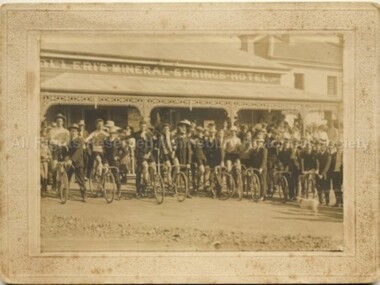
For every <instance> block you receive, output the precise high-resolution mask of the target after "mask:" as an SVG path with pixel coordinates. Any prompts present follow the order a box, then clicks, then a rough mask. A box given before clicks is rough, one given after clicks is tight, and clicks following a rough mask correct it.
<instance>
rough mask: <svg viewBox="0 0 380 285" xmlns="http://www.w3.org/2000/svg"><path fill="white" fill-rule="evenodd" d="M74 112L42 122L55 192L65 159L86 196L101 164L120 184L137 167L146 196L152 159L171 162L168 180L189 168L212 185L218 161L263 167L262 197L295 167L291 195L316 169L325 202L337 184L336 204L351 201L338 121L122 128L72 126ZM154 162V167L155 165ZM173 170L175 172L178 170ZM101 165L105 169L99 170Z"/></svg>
mask: <svg viewBox="0 0 380 285" xmlns="http://www.w3.org/2000/svg"><path fill="white" fill-rule="evenodd" d="M65 121H66V118H65V117H64V116H63V115H62V114H57V116H56V119H55V121H54V122H53V123H51V124H47V123H45V124H44V125H43V126H42V128H41V144H40V145H41V188H42V191H48V184H49V178H50V177H51V179H52V182H51V183H52V187H53V188H54V187H55V185H56V181H55V175H54V172H55V171H56V165H57V163H58V162H59V161H66V162H67V163H68V165H71V166H73V167H70V169H69V171H68V175H69V179H70V177H71V176H72V175H73V174H74V173H75V177H76V181H77V182H78V184H79V187H80V189H81V193H82V195H86V183H85V182H86V180H88V179H90V177H91V172H92V171H98V167H99V166H100V165H104V164H107V165H109V166H114V167H115V168H112V169H113V172H114V173H113V174H114V177H115V182H116V186H117V188H118V190H119V189H120V187H121V185H122V183H126V182H127V177H128V176H127V174H128V173H129V172H135V174H136V195H137V197H138V198H140V197H143V196H144V195H145V193H144V189H145V188H144V184H145V183H146V181H147V180H148V179H149V178H148V176H149V171H148V169H149V166H151V168H154V167H156V166H157V165H164V167H165V168H166V169H167V170H168V171H167V172H166V173H167V175H166V176H165V179H166V181H165V182H166V183H167V184H169V185H170V184H172V183H173V181H172V180H173V179H172V177H174V175H175V173H176V171H179V169H180V168H181V167H183V168H186V169H188V171H191V173H192V176H191V177H192V179H193V181H192V185H194V186H193V187H192V191H190V192H189V193H188V195H189V198H191V196H192V195H194V190H195V188H196V190H202V189H204V188H206V187H208V184H209V180H210V179H209V177H210V171H211V170H212V169H213V168H215V167H216V166H222V167H225V168H226V170H227V171H232V169H233V168H235V169H237V170H238V171H241V169H242V167H243V166H242V165H244V167H246V168H248V167H252V168H255V169H258V173H259V178H260V185H261V187H260V188H261V193H260V200H261V201H264V200H265V199H266V198H267V193H268V191H269V192H273V191H274V189H273V187H274V183H273V179H272V178H273V173H274V172H275V171H277V170H281V171H288V172H289V173H290V175H289V176H288V177H287V179H288V184H289V193H288V197H287V198H288V199H290V200H292V199H296V197H297V196H299V195H300V193H299V191H300V190H299V189H298V184H299V181H300V179H302V177H303V175H302V174H304V173H306V172H309V171H312V172H313V173H314V178H315V181H316V188H317V190H318V197H319V200H320V203H325V204H326V205H329V203H330V201H329V191H330V185H331V182H332V187H333V190H334V192H335V196H336V204H335V205H334V206H342V205H343V195H342V182H343V145H342V142H341V141H340V139H341V138H340V133H339V131H338V129H337V128H336V127H335V126H334V125H333V122H328V124H327V125H320V126H315V125H314V126H313V125H312V126H311V127H307V128H306V129H305V131H304V132H303V131H302V130H301V128H300V126H299V124H298V123H297V122H295V123H294V124H293V126H292V127H290V125H289V124H288V123H287V122H286V120H285V119H283V118H280V119H277V120H274V121H271V122H270V123H268V122H265V121H264V120H263V119H261V120H260V121H259V123H257V124H254V125H251V126H250V125H248V124H241V125H233V126H229V124H228V123H227V122H225V123H224V125H223V127H222V128H220V129H217V128H216V125H215V124H214V123H210V124H209V125H208V126H206V127H202V126H199V125H197V123H196V122H195V121H193V122H190V121H188V120H182V121H179V122H178V123H177V125H176V127H175V128H172V126H171V125H170V124H166V123H162V124H160V125H159V126H157V127H155V128H152V127H150V126H149V124H148V123H147V122H145V121H141V122H140V124H139V130H137V131H134V130H133V128H131V127H126V128H120V127H117V126H115V123H114V122H113V121H106V122H104V120H103V119H97V120H96V121H95V125H96V130H95V131H93V132H92V133H88V132H87V131H86V126H85V123H84V121H83V120H81V121H79V122H78V123H77V124H73V125H71V126H70V127H69V128H68V129H66V128H65V127H64V124H65ZM152 166H153V167H152ZM171 169H173V172H172V171H171ZM99 171H101V170H99Z"/></svg>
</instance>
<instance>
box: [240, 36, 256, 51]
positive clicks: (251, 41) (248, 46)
mask: <svg viewBox="0 0 380 285" xmlns="http://www.w3.org/2000/svg"><path fill="white" fill-rule="evenodd" d="M256 37H257V35H241V36H239V38H240V41H241V48H240V49H241V50H243V51H246V52H248V53H251V54H254V53H255V39H256Z"/></svg>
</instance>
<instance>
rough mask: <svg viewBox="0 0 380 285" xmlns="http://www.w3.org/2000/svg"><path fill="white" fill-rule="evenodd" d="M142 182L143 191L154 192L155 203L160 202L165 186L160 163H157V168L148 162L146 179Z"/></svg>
mask: <svg viewBox="0 0 380 285" xmlns="http://www.w3.org/2000/svg"><path fill="white" fill-rule="evenodd" d="M144 182H145V183H144V184H143V185H142V187H143V192H145V193H146V192H149V193H154V197H155V199H156V202H157V204H162V203H163V202H164V197H165V188H164V181H163V178H162V176H161V171H160V164H158V165H157V169H156V166H155V165H152V164H150V165H149V166H148V179H147V181H144Z"/></svg>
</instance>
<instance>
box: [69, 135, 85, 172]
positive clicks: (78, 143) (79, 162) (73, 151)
mask: <svg viewBox="0 0 380 285" xmlns="http://www.w3.org/2000/svg"><path fill="white" fill-rule="evenodd" d="M83 145H84V141H83V138H81V137H77V138H75V139H74V140H70V142H69V145H68V149H69V151H68V157H69V158H70V159H71V161H72V162H73V165H74V167H76V168H80V167H84V159H83Z"/></svg>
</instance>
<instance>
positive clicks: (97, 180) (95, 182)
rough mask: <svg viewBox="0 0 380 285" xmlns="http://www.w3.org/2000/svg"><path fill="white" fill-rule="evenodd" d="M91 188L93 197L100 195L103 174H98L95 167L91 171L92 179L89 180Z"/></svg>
mask: <svg viewBox="0 0 380 285" xmlns="http://www.w3.org/2000/svg"><path fill="white" fill-rule="evenodd" d="M88 184H89V186H90V187H89V190H90V194H91V196H92V197H96V196H98V195H97V194H98V193H99V190H100V189H101V188H102V187H101V176H99V175H97V174H96V172H95V169H93V170H92V171H91V174H90V179H89V180H88Z"/></svg>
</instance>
